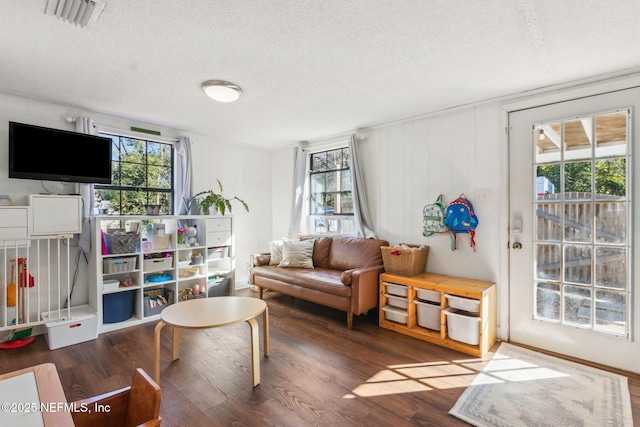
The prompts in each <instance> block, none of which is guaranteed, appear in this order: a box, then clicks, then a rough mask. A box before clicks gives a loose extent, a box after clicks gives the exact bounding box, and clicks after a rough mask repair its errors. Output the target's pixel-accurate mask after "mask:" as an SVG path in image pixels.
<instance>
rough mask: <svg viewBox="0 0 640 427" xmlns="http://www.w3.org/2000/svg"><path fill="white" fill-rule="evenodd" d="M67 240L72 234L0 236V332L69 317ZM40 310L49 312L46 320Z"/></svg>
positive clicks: (69, 263) (69, 288) (70, 274)
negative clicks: (17, 237)
mask: <svg viewBox="0 0 640 427" xmlns="http://www.w3.org/2000/svg"><path fill="white" fill-rule="evenodd" d="M70 240H71V236H57V237H51V236H48V237H29V238H20V239H13V240H10V239H0V273H1V274H0V298H1V300H0V302H1V303H0V331H11V330H21V329H25V328H30V327H32V326H36V325H41V324H44V323H45V321H46V322H49V321H51V320H62V319H70V318H71V308H70V305H71V304H70V303H69V304H66V305H67V307H65V303H66V302H70V295H71V290H72V281H73V273H72V272H71V268H70V266H71V262H70V255H71V247H70ZM76 268H77V267H76ZM43 313H48V315H47V317H46V320H43V317H42V314H43ZM0 338H2V336H0Z"/></svg>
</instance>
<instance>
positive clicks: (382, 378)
mask: <svg viewBox="0 0 640 427" xmlns="http://www.w3.org/2000/svg"><path fill="white" fill-rule="evenodd" d="M484 364H485V362H482V361H478V360H477V359H473V360H467V361H462V363H460V362H455V361H452V362H448V361H442V362H430V363H410V364H401V365H389V366H388V367H387V369H382V370H380V371H378V372H376V373H375V374H374V375H373V376H372V377H371V378H369V379H368V380H367V381H365V382H364V383H363V384H360V385H359V386H357V387H356V388H355V389H353V390H352V394H347V395H345V396H343V398H345V399H353V398H355V397H373V396H385V395H390V394H400V393H416V392H421V391H429V390H434V389H438V390H441V389H446V388H458V387H466V386H468V385H469V384H471V382H472V381H473V379H474V378H475V377H476V376H477V375H478V372H479V371H480V370H481V369H482V367H483V366H484Z"/></svg>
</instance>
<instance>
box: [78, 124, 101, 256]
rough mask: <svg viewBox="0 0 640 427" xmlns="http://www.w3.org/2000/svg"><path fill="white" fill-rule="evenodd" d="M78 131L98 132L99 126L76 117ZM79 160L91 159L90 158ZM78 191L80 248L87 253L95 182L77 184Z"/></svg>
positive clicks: (89, 245)
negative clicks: (80, 199)
mask: <svg viewBox="0 0 640 427" xmlns="http://www.w3.org/2000/svg"><path fill="white" fill-rule="evenodd" d="M76 132H79V133H87V134H89V135H97V134H98V126H97V125H96V124H95V122H94V121H93V119H91V118H90V117H78V118H76ZM79 161H90V160H88V159H85V160H79ZM76 192H77V193H78V194H80V196H81V197H82V233H80V237H79V245H80V248H81V249H82V250H83V251H84V253H85V254H88V253H89V252H91V222H90V220H91V217H92V216H93V215H94V213H95V210H94V206H93V205H94V201H95V200H94V195H93V184H84V183H81V184H77V189H76Z"/></svg>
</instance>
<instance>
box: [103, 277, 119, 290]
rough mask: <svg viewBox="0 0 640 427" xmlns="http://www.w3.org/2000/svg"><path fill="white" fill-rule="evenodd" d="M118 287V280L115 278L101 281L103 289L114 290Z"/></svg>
mask: <svg viewBox="0 0 640 427" xmlns="http://www.w3.org/2000/svg"><path fill="white" fill-rule="evenodd" d="M119 287H120V281H119V280H116V279H107V280H104V281H103V282H102V290H103V291H115V290H116V289H118V288H119Z"/></svg>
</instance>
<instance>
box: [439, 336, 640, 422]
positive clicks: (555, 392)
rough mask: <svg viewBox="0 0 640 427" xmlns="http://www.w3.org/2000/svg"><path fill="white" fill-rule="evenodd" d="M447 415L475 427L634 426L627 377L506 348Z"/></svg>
mask: <svg viewBox="0 0 640 427" xmlns="http://www.w3.org/2000/svg"><path fill="white" fill-rule="evenodd" d="M449 413H450V414H452V415H454V416H455V417H457V418H460V419H461V420H464V421H466V422H468V423H470V424H472V425H474V426H477V427H489V426H492V427H493V426H499V427H502V426H504V427H518V426H523V427H525V426H526V427H538V426H550V427H559V426H563V427H564V426H583V427H589V426H593V427H604V426H612V427H613V426H615V427H626V426H629V427H631V426H633V418H632V415H631V399H630V396H629V386H628V381H627V378H626V377H624V376H621V375H617V374H613V373H610V372H606V371H603V370H600V369H596V368H592V367H589V366H585V365H581V364H579V363H574V362H570V361H567V360H563V359H559V358H557V357H552V356H548V355H545V354H542V353H538V352H535V351H531V350H527V349H524V348H521V347H517V346H514V345H511V344H507V343H502V344H500V347H499V348H498V350H497V351H496V353H495V354H494V356H493V358H492V359H491V360H490V361H489V363H487V365H486V366H485V368H484V369H483V370H482V372H481V373H480V374H479V375H478V376H477V377H476V379H475V380H474V381H473V382H472V383H471V385H470V386H469V387H468V388H467V389H466V390H465V391H464V392H463V393H462V396H460V398H459V399H458V401H457V402H456V404H455V406H454V407H453V408H452V409H451V410H450V411H449Z"/></svg>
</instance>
